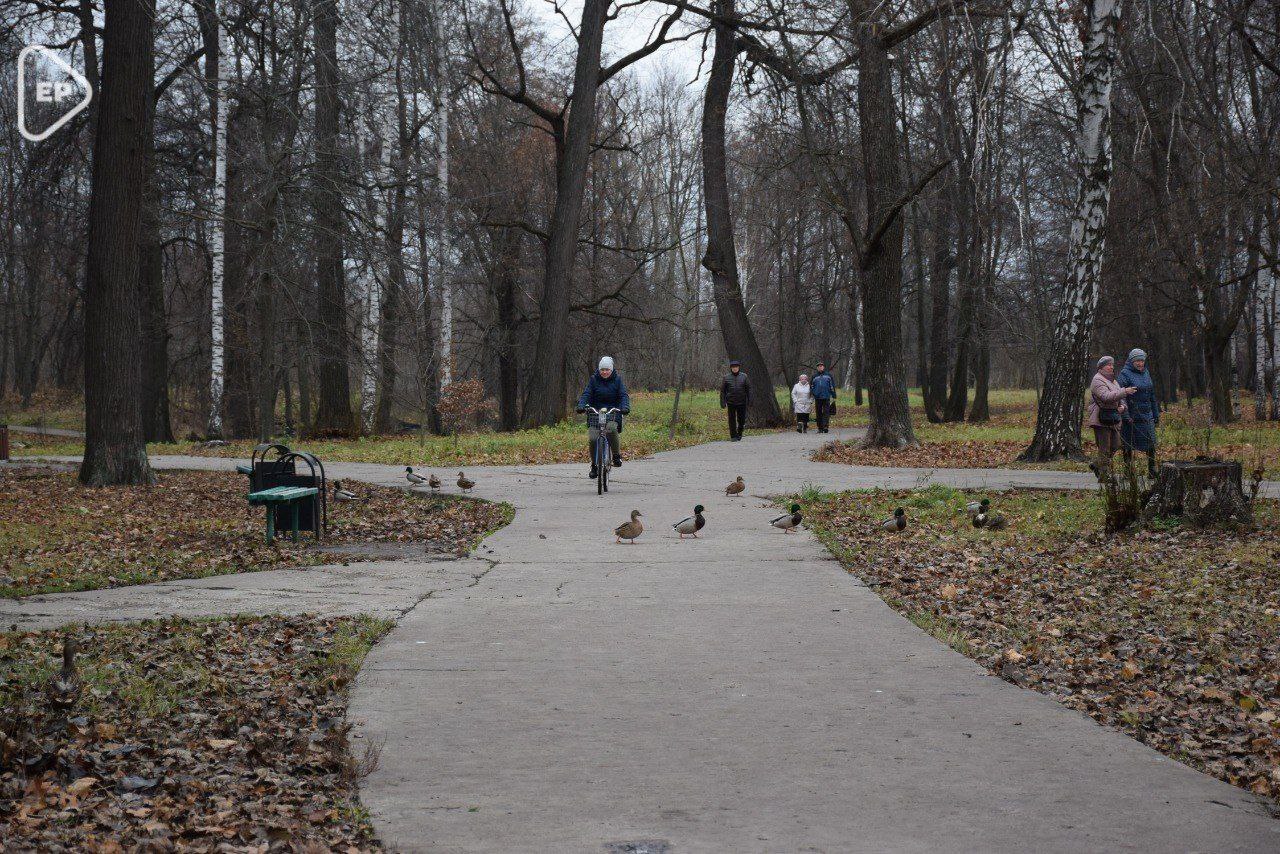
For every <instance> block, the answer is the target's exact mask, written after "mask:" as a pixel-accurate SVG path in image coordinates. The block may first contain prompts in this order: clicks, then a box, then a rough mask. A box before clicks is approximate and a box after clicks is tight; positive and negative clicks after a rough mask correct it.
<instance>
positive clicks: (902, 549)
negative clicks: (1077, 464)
mask: <svg viewBox="0 0 1280 854" xmlns="http://www.w3.org/2000/svg"><path fill="white" fill-rule="evenodd" d="M979 496H983V497H988V498H990V499H991V500H992V503H993V507H994V508H995V510H996V511H997V512H999V513H1001V514H1003V515H1004V516H1005V517H1006V518H1007V520H1008V522H1009V525H1008V528H1007V529H1006V530H1003V531H988V530H979V529H975V528H973V527H972V525H971V524H970V522H969V519H968V517H967V515H966V514H965V513H964V512H963V507H964V503H965V502H966V501H968V500H972V499H973V498H976V497H979ZM799 500H800V501H801V503H802V505H803V506H804V513H805V518H806V523H807V524H810V525H811V526H812V527H813V528H814V530H815V531H816V533H817V534H818V536H819V538H820V539H821V540H822V541H823V542H824V543H826V544H827V545H828V547H829V548H830V549H831V550H832V552H833V553H834V554H835V555H836V556H837V557H838V558H839V559H840V560H841V562H842V563H843V564H844V566H845V567H846V569H848V571H849V572H851V573H853V574H855V575H858V576H859V577H860V578H862V579H863V580H864V581H865V582H866V583H867V584H868V585H869V586H870V587H871V589H873V590H874V591H875V592H876V593H877V594H878V595H879V596H880V597H881V598H882V599H883V600H884V601H885V602H886V603H887V604H888V605H889V606H890V607H892V608H894V610H896V611H898V612H900V613H901V614H903V615H904V616H906V617H908V618H909V619H911V620H912V621H913V622H914V623H916V624H917V625H918V626H920V627H921V628H923V629H925V630H926V631H928V632H929V633H930V634H932V635H934V636H935V637H937V638H938V639H939V640H942V641H943V642H945V643H947V644H949V645H950V646H952V647H953V648H954V649H956V650H957V651H958V652H961V653H963V654H964V655H966V656H968V657H969V658H972V659H974V660H975V661H977V662H978V663H980V664H982V665H984V666H986V667H987V668H988V669H989V670H990V671H991V672H992V673H993V674H995V675H997V676H1000V677H1001V678H1004V679H1006V680H1008V681H1010V682H1013V683H1015V684H1017V685H1020V686H1022V687H1025V688H1030V689H1032V690H1035V691H1039V692H1041V693H1043V694H1047V695H1049V696H1050V697H1053V698H1054V699H1055V700H1057V701H1058V702H1060V703H1062V704H1063V705H1065V706H1067V707H1069V708H1072V709H1076V710H1078V711H1081V712H1084V713H1085V714H1088V715H1089V716H1090V717H1092V718H1094V719H1095V720H1097V721H1099V722H1100V723H1103V724H1105V725H1107V726H1110V727H1114V728H1116V729H1119V730H1122V731H1124V732H1126V733H1128V734H1129V735H1131V736H1133V737H1134V738H1137V739H1138V740H1139V741H1142V742H1143V743H1145V744H1147V745H1149V746H1151V747H1153V748H1155V749H1157V750H1159V751H1161V752H1162V753H1164V754H1166V755H1167V756H1170V757H1172V758H1174V759H1177V760H1178V761H1180V762H1184V763H1186V764H1188V765H1191V766H1192V767H1195V768H1198V769H1200V770H1202V771H1205V772H1207V773H1209V774H1212V775H1213V776H1215V777H1217V778H1219V779H1221V780H1225V781H1227V782H1229V783H1231V784H1233V785H1236V786H1240V787H1241V788H1245V789H1248V790H1250V791H1252V792H1254V793H1256V794H1259V795H1262V796H1265V797H1269V798H1272V799H1275V800H1280V672H1278V671H1277V670H1276V662H1277V661H1280V503H1278V502H1275V501H1267V500H1260V501H1258V502H1257V504H1256V505H1255V513H1256V516H1257V519H1256V522H1257V526H1256V530H1255V531H1253V532H1247V533H1234V532H1224V531H1218V530H1213V531H1196V530H1190V529H1184V528H1181V527H1180V526H1177V525H1176V524H1175V525H1165V526H1153V527H1151V528H1148V529H1146V530H1140V531H1137V532H1133V533H1125V534H1120V535H1114V536H1107V535H1105V534H1104V533H1103V532H1102V529H1103V509H1102V500H1101V497H1100V496H1099V495H1098V494H1097V493H1093V492H1088V493H1085V492H1043V491H1031V490H1026V491H1013V492H1006V493H977V492H960V491H957V490H952V489H948V488H943V487H936V486H934V487H929V488H928V489H925V490H918V491H915V492H886V491H875V492H861V493H840V494H822V493H816V492H814V493H809V494H806V495H803V496H801V497H800V499H799ZM898 506H901V507H904V508H905V509H906V511H907V514H908V519H909V520H910V521H909V524H908V527H907V530H906V531H904V532H902V533H893V534H889V533H882V532H881V531H880V530H879V529H878V528H877V526H876V522H878V521H879V520H881V519H884V518H886V517H888V516H889V515H890V514H891V513H892V512H893V510H894V508H895V507H898Z"/></svg>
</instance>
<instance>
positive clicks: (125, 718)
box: [0, 616, 391, 851]
mask: <svg viewBox="0 0 1280 854" xmlns="http://www.w3.org/2000/svg"><path fill="white" fill-rule="evenodd" d="M390 628H391V623H390V622H389V621H383V620H374V619H370V618H366V617H355V618H351V617H347V618H318V617H314V616H291V617H284V616H273V617H233V618H219V619H199V620H182V619H177V618H170V619H165V620H160V621H151V622H144V623H134V624H121V625H101V626H93V627H85V626H68V627H64V628H62V629H56V630H48V631H40V632H11V633H0V849H3V850H14V851H18V850H22V851H26V850H32V851H55V850H57V851H124V850H129V851H134V850H138V851H143V850H145V851H152V850H154V851H171V850H204V851H213V850H220V851H221V850H236V851H248V850H261V851H265V850H267V848H268V845H270V847H271V849H272V850H277V848H278V846H279V845H280V844H281V843H282V842H283V843H286V844H287V847H289V848H290V850H295V849H296V850H308V851H311V850H314V851H351V850H358V851H368V850H380V846H379V845H378V843H377V841H376V839H374V837H373V830H372V826H371V824H370V822H369V817H368V813H367V812H366V811H365V810H364V808H363V807H362V806H361V805H360V803H359V801H358V799H357V791H356V784H357V782H358V780H359V778H360V777H361V776H362V775H363V774H366V773H368V772H369V771H371V770H372V768H373V766H374V764H376V759H377V753H376V750H368V752H364V751H357V754H356V755H352V753H351V751H350V750H349V747H348V741H347V737H346V736H347V731H348V729H349V728H350V724H349V723H348V722H347V720H346V709H347V698H348V686H349V684H350V682H351V680H352V678H353V677H354V676H355V674H356V671H357V670H358V669H359V667H360V664H361V662H362V661H363V660H364V657H365V654H366V653H367V652H368V651H369V649H370V648H371V647H372V646H373V644H375V643H376V642H377V641H378V639H379V638H381V637H382V636H383V635H384V634H385V633H386V632H387V631H389V630H390ZM64 638H72V639H74V640H75V641H76V642H77V646H78V652H77V655H76V657H75V664H76V669H77V672H78V674H79V676H80V677H81V679H82V680H83V689H82V690H81V691H80V693H79V696H78V699H76V700H75V703H74V705H73V706H72V707H71V708H70V709H69V710H67V711H66V712H62V711H60V710H58V709H57V708H55V707H54V706H52V705H51V704H50V703H49V702H48V701H47V700H46V699H45V689H46V686H47V685H48V684H49V681H50V679H51V678H52V677H53V675H54V674H55V673H56V672H57V671H58V669H59V668H60V667H61V651H62V642H63V639H64ZM356 743H357V744H359V742H356Z"/></svg>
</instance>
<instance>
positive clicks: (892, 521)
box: [880, 507, 907, 532]
mask: <svg viewBox="0 0 1280 854" xmlns="http://www.w3.org/2000/svg"><path fill="white" fill-rule="evenodd" d="M906 529H907V511H906V510H903V509H902V508H901V507H899V508H898V509H897V510H894V511H893V515H892V516H890V517H889V518H888V519H885V520H884V521H883V522H881V523H880V530H882V531H894V532H897V531H905V530H906Z"/></svg>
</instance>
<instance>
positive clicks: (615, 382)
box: [578, 370, 631, 432]
mask: <svg viewBox="0 0 1280 854" xmlns="http://www.w3.org/2000/svg"><path fill="white" fill-rule="evenodd" d="M587 406H594V407H595V408H596V409H605V408H608V407H617V408H618V409H621V410H622V411H623V412H628V411H630V409H631V396H630V395H628V394H627V386H626V384H625V383H623V382H622V374H620V373H618V372H617V371H616V370H615V371H614V372H613V374H612V376H610V377H609V379H607V380H606V379H605V378H604V377H602V376H600V372H599V371H596V372H595V373H594V374H592V375H591V379H589V380H587V387H586V388H585V389H583V390H582V394H581V395H580V396H579V397H578V408H579V409H583V408H585V407H587ZM618 431H619V432H621V431H622V417H621V416H619V417H618Z"/></svg>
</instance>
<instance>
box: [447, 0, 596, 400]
mask: <svg viewBox="0 0 1280 854" xmlns="http://www.w3.org/2000/svg"><path fill="white" fill-rule="evenodd" d="M441 5H442V4H437V5H436V9H435V11H436V15H435V16H434V19H435V23H436V30H435V35H436V39H435V41H436V45H435V46H436V50H437V54H436V83H435V110H436V190H437V192H438V193H439V203H440V210H439V214H438V218H437V220H436V287H437V288H438V289H439V291H440V389H441V391H443V390H444V389H445V388H446V387H448V386H449V385H450V384H451V383H452V382H453V360H454V355H453V263H452V261H453V252H452V246H451V244H450V241H451V240H452V235H453V206H452V204H451V202H452V199H451V197H450V195H449V108H450V105H451V101H452V97H451V94H452V93H451V92H450V91H449V87H450V79H449V25H450V21H449V15H448V13H447V12H445V11H444V10H442V9H441V8H440V6H441ZM600 26H601V28H602V29H603V27H604V23H603V22H601V24H600ZM574 236H575V239H576V237H577V235H576V233H575V235H574Z"/></svg>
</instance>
